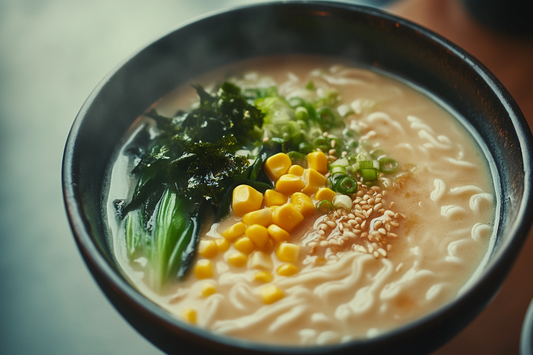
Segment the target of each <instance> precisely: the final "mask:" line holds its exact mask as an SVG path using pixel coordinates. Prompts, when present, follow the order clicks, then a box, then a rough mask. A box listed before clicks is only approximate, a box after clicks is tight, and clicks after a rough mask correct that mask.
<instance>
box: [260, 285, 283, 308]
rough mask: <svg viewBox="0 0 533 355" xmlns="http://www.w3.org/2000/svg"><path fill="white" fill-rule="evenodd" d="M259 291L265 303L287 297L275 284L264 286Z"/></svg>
mask: <svg viewBox="0 0 533 355" xmlns="http://www.w3.org/2000/svg"><path fill="white" fill-rule="evenodd" d="M259 293H260V294H261V298H262V299H263V303H265V304H272V303H274V302H277V301H279V300H280V299H282V298H283V297H285V294H284V293H283V291H282V290H280V289H279V288H278V287H277V286H274V285H266V286H263V288H262V289H261V291H259Z"/></svg>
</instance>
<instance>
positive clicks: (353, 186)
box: [335, 176, 357, 195]
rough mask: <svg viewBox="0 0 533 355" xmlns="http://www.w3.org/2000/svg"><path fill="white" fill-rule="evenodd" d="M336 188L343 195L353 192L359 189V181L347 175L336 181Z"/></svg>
mask: <svg viewBox="0 0 533 355" xmlns="http://www.w3.org/2000/svg"><path fill="white" fill-rule="evenodd" d="M335 190H336V191H337V192H340V193H341V194H343V195H350V194H353V193H355V192H356V191H357V181H355V180H354V179H352V178H351V177H349V176H345V177H343V178H342V179H340V180H338V181H337V182H336V184H335Z"/></svg>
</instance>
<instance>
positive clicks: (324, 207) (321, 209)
mask: <svg viewBox="0 0 533 355" xmlns="http://www.w3.org/2000/svg"><path fill="white" fill-rule="evenodd" d="M332 209H333V204H332V203H331V202H330V201H328V200H322V201H320V202H319V203H318V204H317V205H316V210H317V211H318V213H320V214H326V213H329V212H330V211H331V210H332Z"/></svg>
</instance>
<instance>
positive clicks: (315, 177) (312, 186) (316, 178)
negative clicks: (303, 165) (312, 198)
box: [302, 169, 326, 195]
mask: <svg viewBox="0 0 533 355" xmlns="http://www.w3.org/2000/svg"><path fill="white" fill-rule="evenodd" d="M302 178H303V182H304V185H305V186H304V188H303V190H302V192H303V193H305V194H307V195H312V194H314V193H315V192H317V191H318V189H319V188H321V187H324V186H325V185H326V177H325V176H324V175H322V174H320V173H319V172H318V171H316V170H315V169H305V172H304V175H303V177H302Z"/></svg>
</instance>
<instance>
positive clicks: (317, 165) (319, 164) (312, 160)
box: [307, 152, 328, 174]
mask: <svg viewBox="0 0 533 355" xmlns="http://www.w3.org/2000/svg"><path fill="white" fill-rule="evenodd" d="M307 166H308V167H309V168H312V169H315V170H316V171H318V172H319V173H321V174H325V173H327V172H328V158H327V157H326V154H324V153H322V152H312V153H309V154H307Z"/></svg>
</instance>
